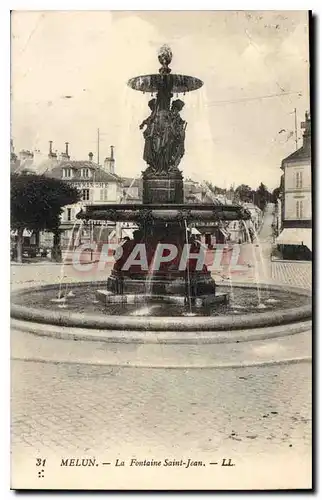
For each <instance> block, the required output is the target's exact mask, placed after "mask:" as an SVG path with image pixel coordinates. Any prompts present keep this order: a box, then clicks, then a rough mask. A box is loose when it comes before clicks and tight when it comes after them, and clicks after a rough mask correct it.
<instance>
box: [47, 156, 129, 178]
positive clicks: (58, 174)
mask: <svg viewBox="0 0 322 500" xmlns="http://www.w3.org/2000/svg"><path fill="white" fill-rule="evenodd" d="M63 168H72V169H73V170H74V172H75V173H74V177H73V178H69V179H64V180H68V181H73V182H91V181H95V182H122V180H121V178H120V177H119V176H118V175H116V174H111V173H110V172H106V171H105V170H103V169H102V167H100V166H99V165H98V164H97V163H94V162H91V161H82V160H79V161H69V160H67V161H61V162H60V163H59V164H58V165H56V166H55V167H53V168H51V169H49V170H48V171H46V172H44V173H45V174H46V175H48V176H50V177H53V178H55V179H63ZM82 168H89V169H90V170H94V177H92V178H84V177H81V175H80V171H81V169H82Z"/></svg>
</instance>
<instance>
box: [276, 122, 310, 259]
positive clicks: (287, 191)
mask: <svg viewBox="0 0 322 500" xmlns="http://www.w3.org/2000/svg"><path fill="white" fill-rule="evenodd" d="M301 126H302V128H303V129H304V133H303V145H302V147H301V148H300V149H298V150H296V151H295V152H294V153H292V154H291V155H289V156H288V157H287V158H285V159H284V160H283V161H282V164H281V169H282V171H283V175H282V179H281V186H282V190H281V218H282V224H281V225H282V231H281V233H280V234H279V236H278V237H277V239H276V243H277V244H278V245H279V247H280V250H281V252H282V254H283V256H284V257H285V258H301V257H303V258H308V257H309V256H310V254H311V252H312V179H311V118H310V114H309V113H308V112H307V113H306V114H305V122H303V123H302V124H301Z"/></svg>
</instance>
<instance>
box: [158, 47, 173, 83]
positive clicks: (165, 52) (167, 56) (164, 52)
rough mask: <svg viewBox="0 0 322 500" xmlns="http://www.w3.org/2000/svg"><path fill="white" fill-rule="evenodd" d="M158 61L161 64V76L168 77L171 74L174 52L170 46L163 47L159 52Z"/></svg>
mask: <svg viewBox="0 0 322 500" xmlns="http://www.w3.org/2000/svg"><path fill="white" fill-rule="evenodd" d="M158 59H159V63H160V64H161V68H160V69H159V73H160V75H168V74H169V73H171V69H170V68H169V67H168V66H169V64H170V63H171V61H172V50H171V49H170V47H169V45H166V44H165V45H162V47H160V49H159V51H158Z"/></svg>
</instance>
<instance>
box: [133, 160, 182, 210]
mask: <svg viewBox="0 0 322 500" xmlns="http://www.w3.org/2000/svg"><path fill="white" fill-rule="evenodd" d="M142 178H143V204H152V203H160V204H166V205H168V204H172V203H177V204H181V203H183V177H182V173H181V172H180V171H179V170H178V169H173V170H172V171H170V172H168V173H167V174H161V175H160V174H158V173H155V172H153V170H152V169H150V168H147V170H146V171H145V172H143V174H142Z"/></svg>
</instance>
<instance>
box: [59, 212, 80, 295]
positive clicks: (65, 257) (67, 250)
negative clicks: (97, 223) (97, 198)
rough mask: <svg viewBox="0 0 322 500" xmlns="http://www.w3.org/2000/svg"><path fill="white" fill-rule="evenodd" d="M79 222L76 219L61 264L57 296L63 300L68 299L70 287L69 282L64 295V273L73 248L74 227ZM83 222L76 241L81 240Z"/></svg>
mask: <svg viewBox="0 0 322 500" xmlns="http://www.w3.org/2000/svg"><path fill="white" fill-rule="evenodd" d="M77 223H78V221H75V222H74V224H73V227H72V231H71V235H70V238H69V241H68V245H67V249H66V252H65V255H64V258H63V262H62V264H61V266H60V279H59V289H58V297H57V298H58V300H61V301H64V300H66V297H67V288H68V284H67V283H66V286H65V296H64V297H62V287H63V280H64V273H65V264H66V260H67V257H68V253H69V251H70V250H71V242H72V239H73V235H74V229H75V227H76V224H77ZM83 224H84V222H83V221H81V222H80V224H79V228H78V231H77V235H76V241H78V240H79V237H80V232H81V230H82V227H83ZM72 250H73V249H72Z"/></svg>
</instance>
